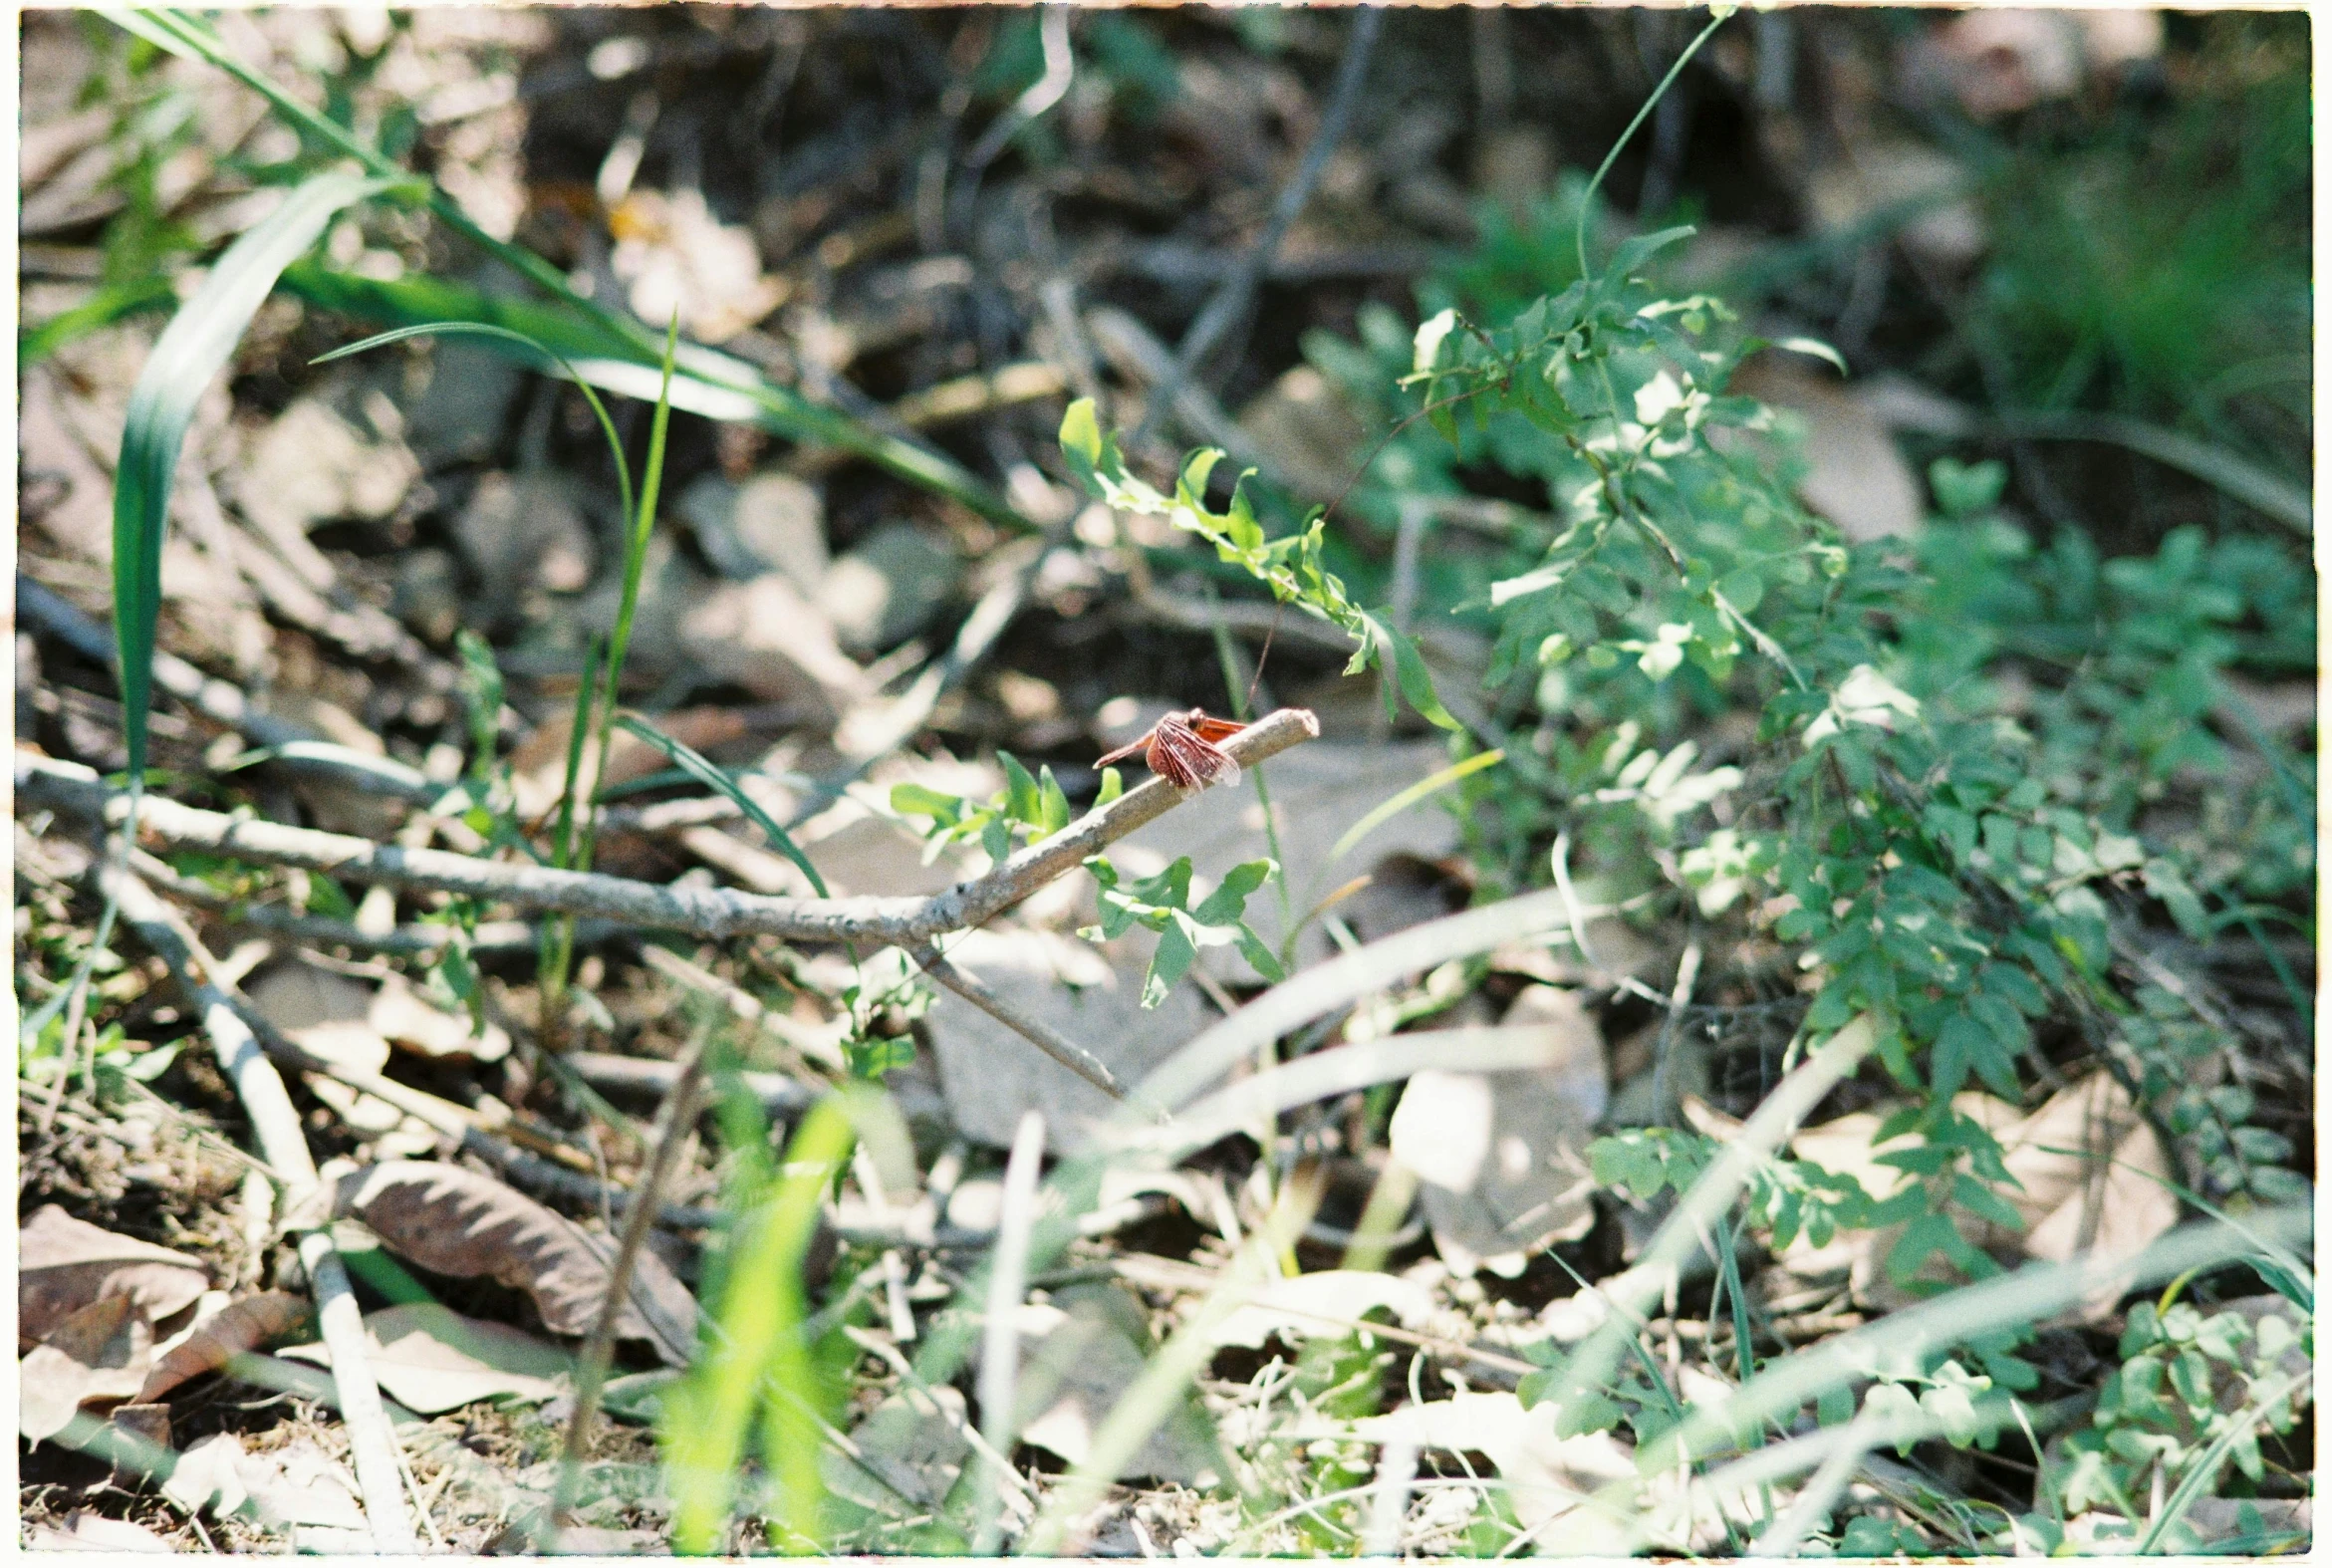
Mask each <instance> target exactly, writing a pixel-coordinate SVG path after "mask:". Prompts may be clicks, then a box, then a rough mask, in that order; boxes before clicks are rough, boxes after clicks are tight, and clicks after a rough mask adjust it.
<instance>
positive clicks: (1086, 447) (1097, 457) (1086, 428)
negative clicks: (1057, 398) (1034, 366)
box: [1061, 397, 1101, 484]
mask: <svg viewBox="0 0 2332 1568" xmlns="http://www.w3.org/2000/svg"><path fill="white" fill-rule="evenodd" d="M1061 455H1062V456H1064V457H1066V458H1068V459H1069V462H1070V465H1071V466H1072V467H1074V468H1075V469H1076V470H1077V477H1078V478H1080V479H1083V480H1085V481H1086V482H1087V483H1089V484H1090V483H1091V482H1092V480H1093V475H1094V470H1096V469H1097V468H1099V467H1100V466H1101V421H1100V419H1099V417H1098V416H1097V415H1096V414H1095V412H1094V406H1093V399H1092V398H1091V397H1080V398H1078V399H1077V400H1076V401H1075V402H1073V403H1071V404H1069V411H1068V412H1066V413H1064V414H1062V415H1061Z"/></svg>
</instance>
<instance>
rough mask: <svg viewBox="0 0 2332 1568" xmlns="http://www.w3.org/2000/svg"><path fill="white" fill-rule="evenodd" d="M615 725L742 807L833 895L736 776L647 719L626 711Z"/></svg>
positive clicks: (774, 844)
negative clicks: (734, 777) (722, 769)
mask: <svg viewBox="0 0 2332 1568" xmlns="http://www.w3.org/2000/svg"><path fill="white" fill-rule="evenodd" d="M616 727H617V728H619V729H622V730H626V731H628V732H630V733H631V734H634V735H638V736H639V737H640V738H641V739H642V740H645V741H647V742H648V744H649V745H651V746H653V747H655V748H656V749H657V750H658V751H660V752H662V753H663V754H664V755H665V756H666V757H668V758H669V759H670V760H671V761H672V763H673V764H674V765H675V766H677V767H679V768H680V769H682V770H683V771H685V772H686V773H687V774H688V776H689V777H690V778H693V779H695V780H696V781H697V782H698V783H699V784H702V785H704V786H705V787H706V788H708V789H712V790H715V791H717V792H719V793H720V795H722V796H723V797H724V798H726V799H727V800H728V801H729V802H730V803H731V804H732V805H734V806H735V807H736V808H737V809H738V810H739V811H741V812H743V813H744V814H745V816H746V817H747V818H748V819H749V820H750V821H751V822H752V824H753V826H755V827H757V828H759V829H760V830H761V833H762V836H763V837H765V838H766V839H768V840H769V847H770V848H771V849H774V850H776V851H777V852H778V854H780V855H783V856H784V857H785V858H786V859H787V860H789V861H792V862H793V863H794V864H795V865H796V866H798V867H800V868H801V872H802V875H803V876H805V877H807V878H809V879H810V886H811V887H813V888H815V889H817V890H818V897H819V898H821V899H831V898H833V897H834V895H833V894H831V893H829V892H827V891H826V879H825V878H823V877H821V876H819V875H818V868H817V867H815V866H813V865H811V864H810V857H809V856H807V855H804V854H803V853H802V850H801V846H800V845H798V844H796V843H794V841H793V838H792V836H791V835H790V834H788V833H787V832H786V831H785V829H783V828H781V827H779V826H778V825H777V819H776V818H774V817H772V816H770V815H769V813H768V812H766V811H764V810H762V809H761V803H760V802H759V801H757V800H755V799H754V798H753V797H752V796H750V795H748V794H746V793H745V792H744V791H743V790H742V789H739V788H738V787H737V781H736V780H735V779H733V778H730V777H729V776H728V775H727V774H726V773H724V772H722V771H721V770H720V769H719V768H717V767H714V766H713V765H712V763H710V762H709V761H707V760H705V758H704V757H703V756H701V755H699V754H698V753H697V752H696V750H695V749H694V748H693V747H690V746H687V745H685V744H683V743H681V742H680V741H677V740H674V739H673V738H672V737H671V736H669V735H667V734H665V733H664V732H663V731H661V730H659V729H657V728H656V727H655V726H654V725H653V724H650V723H648V721H647V720H645V719H642V718H638V717H636V716H634V715H633V714H630V713H626V714H623V715H621V716H619V717H618V718H617V720H616Z"/></svg>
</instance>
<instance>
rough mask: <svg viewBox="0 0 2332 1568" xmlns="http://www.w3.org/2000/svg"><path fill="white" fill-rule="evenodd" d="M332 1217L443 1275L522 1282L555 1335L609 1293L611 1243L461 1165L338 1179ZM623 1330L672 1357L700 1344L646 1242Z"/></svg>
mask: <svg viewBox="0 0 2332 1568" xmlns="http://www.w3.org/2000/svg"><path fill="white" fill-rule="evenodd" d="M333 1202H334V1207H333V1216H334V1217H335V1218H342V1219H358V1220H362V1221H363V1222H364V1223H365V1225H366V1226H367V1227H368V1228H369V1229H371V1230H372V1232H373V1233H374V1234H375V1235H377V1236H379V1237H380V1238H381V1240H382V1243H383V1244H384V1245H385V1246H387V1247H388V1248H389V1250H390V1251H392V1252H395V1253H397V1254H398V1255H399V1256H401V1257H403V1258H405V1259H406V1260H407V1261H409V1262H412V1263H417V1264H419V1265H420V1266H421V1267H422V1268H426V1269H431V1270H434V1271H435V1272H437V1273H439V1274H450V1275H452V1276H454V1277H455V1278H459V1279H468V1278H474V1277H476V1276H478V1275H481V1274H482V1275H484V1276H486V1277H487V1278H490V1279H493V1280H496V1281H498V1282H499V1283H501V1284H505V1285H510V1286H513V1287H515V1288H517V1289H520V1290H524V1291H525V1292H526V1293H527V1294H528V1295H530V1296H531V1297H533V1298H534V1303H535V1308H536V1310H537V1311H539V1312H540V1313H541V1314H542V1319H543V1325H544V1326H545V1327H546V1328H548V1329H549V1330H550V1331H551V1332H552V1333H554V1334H565V1335H571V1336H576V1337H581V1336H583V1335H586V1334H589V1333H590V1332H591V1331H592V1329H593V1327H594V1326H595V1325H596V1324H597V1323H598V1321H599V1315H600V1308H601V1304H602V1303H603V1302H604V1301H605V1300H606V1298H607V1291H608V1277H609V1265H610V1263H611V1262H612V1260H613V1259H614V1257H615V1252H616V1244H615V1242H614V1241H613V1240H612V1239H610V1238H607V1237H604V1236H595V1235H593V1234H591V1233H590V1232H588V1231H586V1230H584V1229H583V1227H582V1226H580V1225H578V1224H576V1223H575V1222H574V1221H573V1220H570V1219H568V1218H566V1217H565V1216H564V1215H561V1214H558V1213H554V1212H553V1211H552V1210H550V1209H548V1208H545V1207H544V1206H543V1205H542V1204H540V1203H538V1202H536V1201H535V1200H534V1199H533V1198H531V1197H528V1196H526V1195H525V1194H523V1193H520V1192H517V1191H514V1190H512V1189H511V1188H510V1187H508V1186H505V1185H503V1184H502V1183H501V1182H499V1181H496V1180H495V1179H493V1178H492V1177H491V1176H480V1175H478V1174H477V1173H475V1172H472V1171H466V1170H463V1169H462V1168H461V1167H459V1166H453V1165H445V1164H440V1163H436V1162H430V1161H409V1162H408V1161H390V1162H387V1163H384V1164H381V1165H374V1166H367V1167H364V1168H362V1169H360V1170H357V1171H353V1172H351V1173H349V1174H348V1175H347V1176H342V1177H341V1178H340V1180H339V1181H338V1182H337V1183H336V1184H335V1187H334V1194H333ZM616 1334H617V1337H619V1338H621V1339H632V1340H645V1341H647V1342H648V1344H650V1345H652V1346H653V1347H654V1348H655V1351H656V1354H657V1355H659V1356H661V1357H662V1358H663V1359H664V1360H665V1361H667V1362H669V1363H671V1364H672V1365H674V1366H681V1365H685V1364H686V1362H687V1360H688V1357H689V1355H690V1353H691V1352H692V1351H693V1350H694V1349H695V1344H696V1299H695V1298H694V1297H693V1296H691V1295H689V1294H688V1288H687V1287H686V1286H685V1285H683V1284H681V1283H680V1281H679V1280H678V1278H676V1277H675V1276H674V1275H673V1273H672V1271H671V1269H670V1268H669V1267H667V1266H666V1265H665V1263H664V1262H663V1260H662V1259H661V1258H659V1257H657V1256H656V1255H655V1254H654V1252H652V1251H650V1250H646V1249H644V1250H643V1251H642V1252H641V1254H640V1257H639V1261H638V1263H637V1264H636V1265H635V1267H634V1270H633V1276H632V1288H631V1290H630V1291H629V1292H628V1299H627V1300H626V1301H625V1303H624V1307H623V1310H622V1311H621V1312H619V1313H618V1314H617V1317H616Z"/></svg>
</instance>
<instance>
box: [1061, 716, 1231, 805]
mask: <svg viewBox="0 0 2332 1568" xmlns="http://www.w3.org/2000/svg"><path fill="white" fill-rule="evenodd" d="M1246 727H1247V726H1246V725H1244V724H1234V723H1232V722H1231V721H1230V720H1229V719H1227V718H1209V717H1207V715H1206V709H1204V708H1202V707H1194V708H1191V709H1190V710H1189V711H1188V712H1186V713H1168V714H1167V715H1166V717H1164V718H1162V719H1160V720H1159V721H1158V722H1157V723H1156V724H1153V725H1152V726H1151V728H1150V733H1148V734H1146V735H1144V736H1143V737H1142V738H1141V739H1140V740H1137V741H1135V742H1134V743H1133V744H1132V745H1130V746H1120V747H1119V748H1118V749H1117V750H1115V751H1113V752H1111V753H1110V754H1109V755H1108V756H1106V757H1104V758H1102V759H1101V760H1100V761H1099V762H1096V763H1095V764H1094V766H1095V767H1097V768H1106V767H1108V766H1109V765H1110V764H1111V763H1113V762H1116V761H1118V760H1119V759H1120V758H1122V757H1130V756H1132V755H1134V753H1135V752H1137V751H1139V752H1141V753H1142V760H1143V761H1145V762H1147V763H1149V764H1150V771H1151V772H1153V773H1155V774H1157V775H1158V776H1159V777H1160V778H1162V779H1165V780H1166V782H1167V783H1168V784H1171V785H1173V786H1174V787H1175V788H1176V789H1204V788H1206V787H1207V786H1208V785H1209V784H1235V783H1237V782H1238V778H1239V765H1238V764H1237V763H1236V762H1233V761H1232V760H1231V756H1230V753H1229V752H1227V751H1225V750H1223V749H1222V748H1221V747H1220V746H1218V745H1216V744H1215V742H1216V741H1218V740H1228V739H1230V738H1231V736H1233V735H1235V734H1237V733H1238V732H1239V731H1240V730H1242V729H1245V728H1246Z"/></svg>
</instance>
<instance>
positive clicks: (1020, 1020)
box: [908, 942, 1126, 1100]
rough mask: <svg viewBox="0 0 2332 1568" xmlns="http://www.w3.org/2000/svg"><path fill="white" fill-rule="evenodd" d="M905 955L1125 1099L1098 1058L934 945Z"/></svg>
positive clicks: (1049, 1053)
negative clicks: (981, 979) (949, 959)
mask: <svg viewBox="0 0 2332 1568" xmlns="http://www.w3.org/2000/svg"><path fill="white" fill-rule="evenodd" d="M908 956H909V957H911V958H913V959H914V961H915V963H916V964H917V965H918V966H920V968H921V969H922V971H923V972H924V973H925V974H927V975H929V976H930V977H931V978H932V979H934V980H937V981H938V982H939V983H940V984H941V985H944V986H946V987H947V989H949V990H951V991H953V992H954V993H955V994H956V995H958V996H960V997H962V998H963V999H964V1000H965V1001H967V1002H969V1003H971V1004H972V1005H973V1006H974V1007H977V1008H978V1009H979V1010H980V1011H981V1012H984V1013H986V1014H987V1015H988V1016H989V1017H990V1018H993V1019H995V1020H996V1022H998V1023H1000V1024H1002V1025H1003V1026H1004V1027H1005V1028H1007V1029H1010V1030H1012V1031H1013V1032H1014V1033H1015V1034H1018V1035H1020V1036H1021V1037H1022V1038H1024V1039H1026V1040H1027V1041H1028V1042H1029V1043H1030V1044H1032V1045H1034V1046H1035V1047H1036V1048H1037V1049H1038V1050H1040V1051H1042V1052H1044V1053H1045V1055H1047V1056H1049V1057H1051V1058H1052V1059H1053V1060H1054V1061H1056V1062H1059V1063H1060V1064H1061V1065H1062V1066H1063V1067H1066V1068H1068V1069H1069V1071H1071V1072H1073V1073H1075V1074H1076V1075H1077V1076H1078V1077H1080V1078H1082V1079H1084V1080H1085V1081H1086V1082H1087V1083H1089V1084H1091V1085H1093V1087H1094V1088H1096V1089H1099V1090H1100V1091H1101V1092H1102V1093H1103V1094H1105V1095H1108V1096H1109V1097H1110V1098H1111V1099H1112V1100H1123V1099H1125V1098H1126V1086H1125V1085H1124V1084H1122V1083H1120V1082H1118V1075H1117V1074H1115V1073H1113V1072H1111V1071H1110V1070H1109V1067H1108V1066H1107V1065H1106V1064H1105V1063H1104V1062H1103V1061H1102V1060H1101V1058H1100V1057H1098V1056H1095V1055H1094V1054H1093V1053H1092V1052H1091V1051H1088V1050H1087V1049H1086V1048H1085V1047H1084V1046H1082V1045H1079V1044H1078V1043H1077V1042H1076V1041H1075V1040H1072V1039H1070V1038H1069V1037H1068V1036H1067V1035H1065V1034H1063V1033H1061V1031H1060V1030H1058V1029H1056V1028H1054V1027H1053V1026H1052V1025H1051V1024H1049V1023H1046V1022H1045V1021H1044V1020H1043V1019H1041V1018H1035V1017H1031V1016H1030V1015H1029V1014H1027V1013H1024V1012H1022V1011H1021V1010H1020V1009H1019V1008H1017V1007H1015V1006H1013V1005H1012V1004H1011V1003H1010V1002H1008V1001H1006V1000H1004V998H1003V997H1001V996H998V995H997V994H996V993H995V992H994V991H992V990H989V989H988V987H987V986H986V985H985V984H983V983H981V982H980V981H978V980H976V979H974V978H972V977H971V976H970V975H968V974H966V973H964V972H963V971H962V970H961V969H958V968H957V967H955V965H954V964H952V963H949V962H948V961H947V960H946V959H945V958H943V957H941V956H940V954H939V947H938V944H937V943H935V942H923V943H921V944H920V945H919V946H916V947H915V948H913V949H912V950H911V951H910V952H909V953H908Z"/></svg>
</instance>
